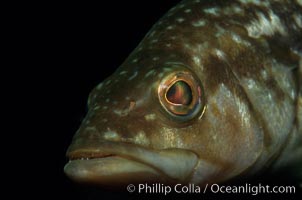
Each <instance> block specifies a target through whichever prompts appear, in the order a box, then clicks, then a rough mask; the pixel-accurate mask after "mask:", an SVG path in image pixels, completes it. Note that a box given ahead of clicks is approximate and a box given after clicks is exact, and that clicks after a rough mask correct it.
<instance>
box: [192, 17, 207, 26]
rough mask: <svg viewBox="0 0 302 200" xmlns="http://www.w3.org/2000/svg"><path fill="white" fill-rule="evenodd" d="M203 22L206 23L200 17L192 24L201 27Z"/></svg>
mask: <svg viewBox="0 0 302 200" xmlns="http://www.w3.org/2000/svg"><path fill="white" fill-rule="evenodd" d="M205 24H206V22H205V21H204V20H202V19H200V20H198V21H194V22H192V26H195V27H201V26H204V25H205Z"/></svg>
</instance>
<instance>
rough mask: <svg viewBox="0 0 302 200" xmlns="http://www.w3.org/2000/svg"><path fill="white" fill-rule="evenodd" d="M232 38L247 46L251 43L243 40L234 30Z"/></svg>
mask: <svg viewBox="0 0 302 200" xmlns="http://www.w3.org/2000/svg"><path fill="white" fill-rule="evenodd" d="M231 37H232V40H233V41H234V42H236V43H238V44H244V45H245V46H248V45H250V43H249V42H248V41H246V40H243V39H242V38H241V37H240V36H239V35H237V34H236V33H234V32H232V36H231Z"/></svg>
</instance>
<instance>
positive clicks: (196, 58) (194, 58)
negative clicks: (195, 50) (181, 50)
mask: <svg viewBox="0 0 302 200" xmlns="http://www.w3.org/2000/svg"><path fill="white" fill-rule="evenodd" d="M193 61H194V63H195V65H197V66H200V64H201V63H200V58H199V57H198V56H193Z"/></svg>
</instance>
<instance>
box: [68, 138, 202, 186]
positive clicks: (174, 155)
mask: <svg viewBox="0 0 302 200" xmlns="http://www.w3.org/2000/svg"><path fill="white" fill-rule="evenodd" d="M84 141H85V142H84ZM77 144H79V143H74V144H72V145H71V146H70V147H69V149H68V151H67V157H68V158H69V159H70V161H74V160H84V161H85V160H91V159H102V158H106V157H115V156H116V157H121V158H125V159H128V160H132V161H135V162H139V163H142V164H144V165H146V166H148V167H151V168H153V169H155V170H156V171H158V172H160V173H162V174H165V175H167V176H168V177H170V178H172V179H175V180H181V181H185V180H187V179H188V177H189V176H190V175H191V174H192V173H193V171H194V168H195V166H196V165H197V163H198V157H197V155H196V154H195V153H194V152H192V151H190V150H185V149H162V150H155V149H149V148H146V147H142V146H138V145H136V144H131V143H125V142H111V141H90V142H89V141H87V140H83V143H82V144H81V146H79V145H77Z"/></svg>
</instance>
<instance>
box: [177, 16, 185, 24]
mask: <svg viewBox="0 0 302 200" xmlns="http://www.w3.org/2000/svg"><path fill="white" fill-rule="evenodd" d="M176 21H177V22H179V23H182V22H183V21H185V19H184V18H182V17H180V18H177V19H176Z"/></svg>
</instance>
